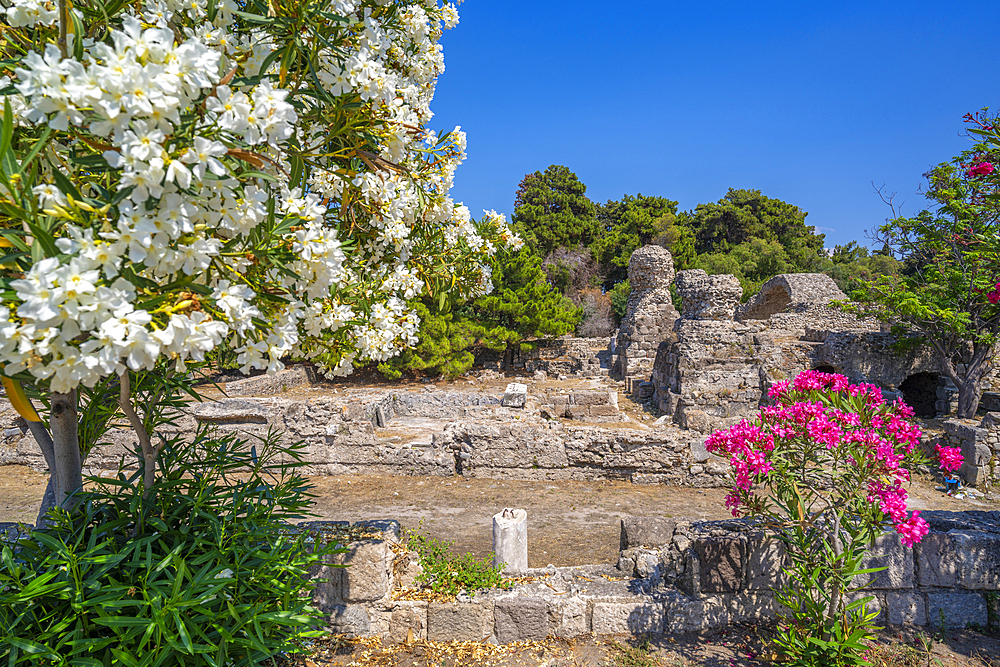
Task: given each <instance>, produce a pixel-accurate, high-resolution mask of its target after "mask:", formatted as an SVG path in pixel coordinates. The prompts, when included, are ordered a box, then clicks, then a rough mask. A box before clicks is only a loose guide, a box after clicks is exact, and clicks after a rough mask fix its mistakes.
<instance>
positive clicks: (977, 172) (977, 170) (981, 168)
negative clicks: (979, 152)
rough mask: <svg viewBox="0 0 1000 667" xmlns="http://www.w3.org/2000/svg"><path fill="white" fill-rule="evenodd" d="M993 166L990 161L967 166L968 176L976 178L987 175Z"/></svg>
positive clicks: (991, 171) (990, 172)
mask: <svg viewBox="0 0 1000 667" xmlns="http://www.w3.org/2000/svg"><path fill="white" fill-rule="evenodd" d="M994 169H995V167H994V166H993V163H992V162H980V163H978V164H974V165H972V166H971V167H969V171H968V172H967V173H968V174H969V178H977V177H979V176H987V175H989V174H992V173H993V170H994Z"/></svg>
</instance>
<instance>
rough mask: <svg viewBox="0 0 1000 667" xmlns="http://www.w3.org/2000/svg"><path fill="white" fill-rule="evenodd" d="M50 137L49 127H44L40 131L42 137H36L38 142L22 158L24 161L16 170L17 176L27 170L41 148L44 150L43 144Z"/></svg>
mask: <svg viewBox="0 0 1000 667" xmlns="http://www.w3.org/2000/svg"><path fill="white" fill-rule="evenodd" d="M51 135H52V128H51V127H46V128H45V129H44V130H43V131H42V136H40V137H38V141H36V142H35V145H34V146H32V147H31V150H30V151H28V154H27V155H26V156H25V157H24V160H22V161H21V165H20V166H19V167H18V168H17V173H18V174H23V173H24V170H25V169H27V168H28V166H29V165H30V164H31V161H32V160H34V159H35V157H36V156H37V155H38V154H39V153H40V152H41V150H42V149H43V148H45V143H46V142H47V141H48V140H49V137H50V136H51Z"/></svg>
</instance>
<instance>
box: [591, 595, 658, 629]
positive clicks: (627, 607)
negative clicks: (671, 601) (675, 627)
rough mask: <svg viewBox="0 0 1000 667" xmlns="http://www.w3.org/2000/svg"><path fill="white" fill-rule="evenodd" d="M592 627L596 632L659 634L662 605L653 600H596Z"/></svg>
mask: <svg viewBox="0 0 1000 667" xmlns="http://www.w3.org/2000/svg"><path fill="white" fill-rule="evenodd" d="M592 629H593V631H594V632H596V633H598V634H622V633H629V632H631V633H632V634H637V635H641V634H660V633H661V632H663V606H662V605H660V604H657V603H654V602H597V603H595V604H594V616H593V622H592Z"/></svg>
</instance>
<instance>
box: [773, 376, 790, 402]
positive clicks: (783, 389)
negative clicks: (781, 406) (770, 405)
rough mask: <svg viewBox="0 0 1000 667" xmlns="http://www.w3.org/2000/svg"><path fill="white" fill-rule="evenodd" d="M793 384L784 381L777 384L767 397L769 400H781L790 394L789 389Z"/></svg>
mask: <svg viewBox="0 0 1000 667" xmlns="http://www.w3.org/2000/svg"><path fill="white" fill-rule="evenodd" d="M791 384H792V383H791V382H789V381H788V380H783V381H781V382H775V383H774V384H772V385H771V387H770V388H769V389H768V390H767V395H768V397H769V398H781V397H782V396H784V395H785V394H787V393H788V388H789V387H790V386H791Z"/></svg>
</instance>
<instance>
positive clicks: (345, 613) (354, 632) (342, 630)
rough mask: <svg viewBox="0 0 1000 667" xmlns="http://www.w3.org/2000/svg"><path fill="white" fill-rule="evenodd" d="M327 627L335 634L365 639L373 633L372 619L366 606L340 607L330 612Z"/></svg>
mask: <svg viewBox="0 0 1000 667" xmlns="http://www.w3.org/2000/svg"><path fill="white" fill-rule="evenodd" d="M327 627H328V628H329V630H330V632H331V633H333V634H338V635H347V636H348V637H363V636H365V635H367V634H368V633H369V632H370V631H371V617H369V616H368V610H367V609H365V606H364V605H361V604H348V605H338V606H336V607H334V608H333V609H331V610H330V616H329V617H328V618H327Z"/></svg>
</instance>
